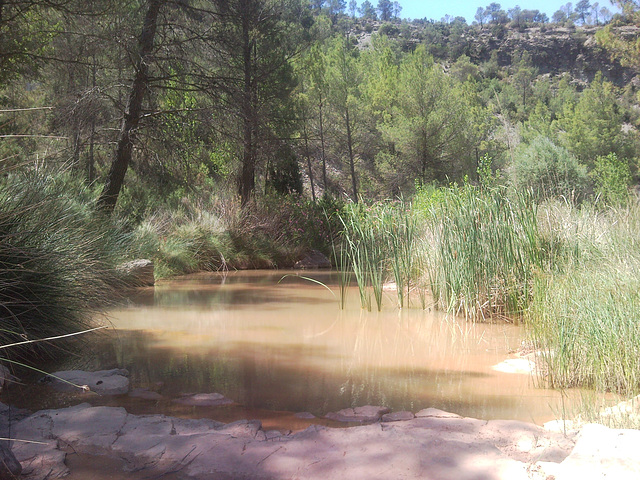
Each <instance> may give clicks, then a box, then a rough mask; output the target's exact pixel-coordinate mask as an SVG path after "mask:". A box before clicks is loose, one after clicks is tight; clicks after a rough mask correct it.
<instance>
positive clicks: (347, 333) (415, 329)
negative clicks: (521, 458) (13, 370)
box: [16, 272, 562, 430]
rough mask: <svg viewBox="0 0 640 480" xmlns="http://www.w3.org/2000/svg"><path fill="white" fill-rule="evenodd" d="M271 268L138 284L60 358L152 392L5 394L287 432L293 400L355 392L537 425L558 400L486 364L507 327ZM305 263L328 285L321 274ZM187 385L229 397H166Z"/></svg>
mask: <svg viewBox="0 0 640 480" xmlns="http://www.w3.org/2000/svg"><path fill="white" fill-rule="evenodd" d="M285 273H287V272H237V273H229V274H227V275H221V274H198V275H193V276H188V277H182V278H179V279H176V280H173V281H170V282H165V283H161V284H159V285H157V286H156V287H155V288H151V289H145V290H142V291H140V292H138V293H137V294H136V295H134V296H132V297H131V299H130V301H129V304H128V305H127V306H125V307H122V308H119V309H117V310H114V311H112V312H110V315H109V317H110V320H111V322H112V324H113V327H114V329H112V330H111V331H110V332H109V333H107V334H103V335H99V336H95V337H94V338H93V339H92V340H91V341H90V344H89V347H88V348H87V349H86V350H85V351H84V353H81V354H80V355H78V356H75V357H73V358H71V359H70V360H69V361H68V362H67V364H66V365H62V366H60V368H86V369H99V368H113V367H124V368H127V369H128V370H129V371H130V372H131V382H132V388H136V387H141V388H147V389H150V390H154V391H157V392H158V393H160V394H161V395H162V396H163V398H162V400H142V399H134V398H130V397H127V396H119V397H97V396H96V395H90V394H84V395H62V394H55V395H52V394H51V392H49V391H47V390H46V387H32V389H31V390H29V391H26V392H23V394H22V398H21V399H16V402H18V403H21V404H22V405H24V406H27V407H31V408H37V407H39V408H41V407H43V406H45V407H55V406H61V405H68V404H71V403H78V402H79V401H90V402H91V403H94V404H103V405H122V406H125V407H126V408H127V410H129V411H130V412H132V413H164V414H169V415H180V416H188V417H210V418H214V419H216V420H220V421H231V420H236V419H240V418H258V419H261V420H262V421H263V423H264V425H265V428H280V429H293V430H297V429H300V428H304V427H306V426H307V425H308V423H309V421H306V420H299V419H297V418H295V417H294V416H293V413H295V412H311V413H313V414H314V415H316V416H323V415H325V414H326V413H327V412H330V411H336V410H340V409H342V408H346V407H353V406H360V405H366V404H371V405H385V406H389V407H390V408H392V409H393V410H396V411H397V410H411V411H413V412H416V411H418V410H420V409H422V408H427V407H436V408H440V409H442V410H446V411H451V412H455V413H458V414H461V415H464V416H471V417H476V418H482V419H494V418H502V419H519V420H525V421H530V422H535V423H538V424H540V423H543V422H545V421H547V420H549V419H551V418H555V417H557V416H558V414H559V413H560V411H561V410H562V408H561V399H560V396H559V395H558V394H557V393H556V392H552V391H548V390H543V389H536V388H534V387H533V385H532V379H531V378H530V376H528V375H514V374H505V373H500V372H496V371H494V370H492V369H491V367H492V366H493V365H495V364H497V363H499V362H501V361H502V360H504V359H506V358H509V357H510V356H512V355H510V353H509V352H511V351H513V350H515V349H517V348H518V346H519V345H520V343H521V341H522V337H523V332H522V330H521V328H520V327H518V326H514V325H508V324H498V325H489V324H471V323H467V322H465V321H463V320H459V319H452V318H447V317H446V316H444V315H442V314H441V313H437V312H434V311H430V310H426V311H425V310H422V309H420V308H415V309H414V308H412V309H403V310H399V309H397V308H396V307H395V306H394V303H395V299H394V298H393V294H392V293H390V294H387V296H386V298H385V302H386V303H385V307H384V308H383V311H382V312H380V313H379V312H367V311H363V310H362V309H361V308H360V304H359V297H358V293H357V289H355V288H354V289H351V290H350V291H349V293H348V296H347V299H348V301H347V306H346V308H345V309H344V310H341V309H340V308H339V304H338V301H337V299H336V298H335V297H334V296H333V294H332V293H331V292H330V291H328V290H327V289H325V288H323V287H321V286H319V285H317V284H314V283H311V282H308V281H305V280H303V279H301V278H299V277H296V276H287V277H285V278H284V279H282V277H283V275H284V274H285ZM294 275H297V274H294ZM306 275H310V276H313V277H314V278H316V279H318V280H319V281H322V282H323V283H325V284H327V285H328V286H329V287H331V288H332V290H333V291H334V292H335V294H336V295H337V294H338V293H337V292H338V289H337V287H336V281H337V278H336V277H335V275H332V274H329V273H318V272H315V273H306ZM281 279H282V280H281ZM280 280H281V281H280ZM415 300H416V302H417V299H415ZM34 389H40V390H37V391H36V390H34ZM39 392H40V393H39ZM190 392H207V393H208V392H218V393H222V394H224V395H225V396H227V397H228V398H230V399H232V400H233V401H234V402H235V403H234V405H231V406H225V407H218V408H201V407H198V408H196V407H184V406H178V405H176V404H175V403H173V402H172V399H174V398H176V397H177V396H179V395H180V394H183V393H190Z"/></svg>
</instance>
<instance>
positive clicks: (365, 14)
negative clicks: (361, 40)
mask: <svg viewBox="0 0 640 480" xmlns="http://www.w3.org/2000/svg"><path fill="white" fill-rule="evenodd" d="M360 16H361V17H362V18H363V19H365V20H377V19H378V14H377V13H376V8H375V7H374V6H373V4H372V3H371V2H370V1H369V0H364V2H362V4H361V5H360Z"/></svg>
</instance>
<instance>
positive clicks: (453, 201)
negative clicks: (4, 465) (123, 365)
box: [0, 0, 640, 393]
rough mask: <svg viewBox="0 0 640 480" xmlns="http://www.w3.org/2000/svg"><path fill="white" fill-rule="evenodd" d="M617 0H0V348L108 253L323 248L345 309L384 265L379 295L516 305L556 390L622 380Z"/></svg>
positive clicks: (161, 265)
mask: <svg viewBox="0 0 640 480" xmlns="http://www.w3.org/2000/svg"><path fill="white" fill-rule="evenodd" d="M617 7H618V8H617V9H616V12H618V13H615V14H613V13H612V11H611V10H610V9H608V8H607V7H602V6H600V5H599V4H598V3H595V2H594V3H593V4H591V3H590V2H589V1H588V0H581V1H580V2H577V4H576V5H575V7H574V6H573V5H572V4H571V3H567V4H566V5H564V6H563V7H562V8H561V9H560V10H558V11H557V12H555V13H554V14H553V15H552V17H551V18H548V16H547V15H546V14H544V13H542V12H540V11H538V10H528V9H521V8H519V7H515V8H513V9H510V10H508V11H505V10H503V9H502V8H501V6H500V5H499V4H497V3H491V4H489V5H488V6H487V7H479V8H478V10H477V13H476V15H475V17H474V19H473V21H472V23H467V21H466V20H465V19H464V18H461V17H455V18H452V17H445V18H443V19H441V20H439V21H435V20H429V19H426V18H425V19H421V20H419V19H418V20H411V21H410V20H405V19H401V18H400V17H399V15H400V12H401V5H400V4H399V3H398V2H391V1H389V0H379V2H378V3H377V5H376V6H374V5H373V4H372V3H371V2H370V1H365V2H363V3H362V4H361V5H360V6H358V4H357V3H356V2H355V1H353V0H352V1H350V2H349V4H348V5H347V3H346V2H345V1H344V0H329V1H324V0H312V1H309V2H307V1H305V0H193V1H192V0H172V1H168V0H167V1H163V0H146V1H142V0H140V1H137V0H97V1H94V2H80V1H75V0H9V1H4V2H0V64H1V69H0V158H1V159H2V161H1V163H0V172H1V173H2V176H1V179H0V306H1V307H2V312H3V313H2V314H0V315H1V317H0V318H2V320H3V322H4V324H3V328H2V334H0V336H1V338H2V342H3V344H4V345H7V344H13V343H16V342H17V343H24V342H25V338H26V339H27V340H26V341H30V340H32V339H36V340H38V339H41V338H43V337H46V336H48V335H57V334H59V333H61V332H62V333H65V332H70V331H75V330H77V329H79V328H81V327H83V326H86V325H87V323H86V322H87V320H88V319H91V318H92V317H91V314H92V312H95V310H96V309H99V308H100V307H101V305H103V304H104V301H105V300H108V299H112V298H113V297H114V296H115V295H116V293H117V292H118V291H119V290H120V289H121V287H122V285H123V278H122V273H121V270H119V269H118V268H116V267H117V266H118V264H120V263H122V262H123V261H125V260H128V259H133V258H149V259H151V260H153V261H154V262H155V268H156V270H155V275H156V278H162V277H167V276H171V275H176V274H183V273H189V272H195V271H201V270H225V269H232V268H265V267H269V268H273V267H276V268H285V267H290V266H292V265H293V264H294V263H295V261H296V260H298V259H300V258H301V256H303V255H304V253H305V252H308V251H310V250H312V249H317V250H320V251H322V252H324V253H325V254H327V255H329V256H331V257H332V260H333V262H334V265H335V266H337V267H341V271H342V272H348V273H349V275H351V274H353V275H354V276H355V280H356V281H357V283H358V285H359V286H360V294H361V300H362V306H363V308H366V309H368V310H372V309H373V308H374V306H376V305H377V308H382V305H381V298H382V293H381V292H382V285H383V283H384V282H385V281H388V280H390V279H393V281H394V283H395V284H396V286H397V289H398V305H397V306H398V307H399V308H405V307H408V306H409V307H410V306H413V307H415V306H418V305H419V306H422V307H423V308H424V307H425V306H426V305H427V304H430V305H435V306H437V307H439V308H442V309H444V310H449V311H451V312H453V313H457V314H462V315H465V316H467V317H468V318H470V319H472V320H475V321H478V320H488V319H493V320H495V319H496V318H498V319H501V320H503V321H504V320H506V321H514V320H520V319H524V320H526V321H527V323H528V324H529V325H531V342H533V344H535V346H536V348H537V350H539V351H541V352H543V354H544V353H545V352H546V353H547V355H544V358H543V361H544V362H546V364H547V365H546V367H547V368H546V372H547V375H546V381H547V382H548V383H549V384H550V385H552V386H556V387H558V386H559V387H565V386H575V385H587V386H593V387H596V388H599V389H602V390H607V391H609V390H616V391H619V392H623V393H629V392H636V391H637V389H638V387H640V382H638V381H637V378H640V369H639V368H638V365H637V361H636V359H637V351H638V349H640V329H639V328H638V327H637V326H636V325H635V324H634V323H633V319H635V318H637V315H638V314H639V313H640V301H639V300H638V293H637V292H638V291H640V275H639V274H638V272H639V271H640V268H638V267H640V252H639V251H638V249H637V245H639V244H640V238H639V237H638V235H640V233H639V232H640V229H639V228H638V226H640V207H638V202H637V198H636V196H635V193H634V189H633V186H634V185H636V184H637V183H638V182H637V180H638V176H639V172H638V160H639V153H638V152H639V151H640V150H639V147H640V136H639V132H638V128H639V127H640V107H639V103H640V94H639V91H638V88H640V80H639V78H640V77H638V68H639V67H640V61H639V59H640V40H639V38H640V37H639V33H640V5H639V4H638V2H637V1H629V0H621V1H619V2H617ZM412 298H413V303H411V302H412V300H411V299H412ZM417 299H419V301H417ZM373 300H375V302H374V301H373ZM594 312H596V313H597V314H595V313H594ZM567 318H571V319H572V322H571V323H570V324H568V323H567V322H566V319H567ZM594 321H598V322H600V323H598V325H597V326H596V325H594V324H593V322H594ZM596 327H597V328H596ZM567 332H570V333H569V334H567ZM567 338H570V339H571V340H572V342H573V343H572V342H567V341H566V339H567ZM620 339H624V341H625V342H623V343H619V340H620Z"/></svg>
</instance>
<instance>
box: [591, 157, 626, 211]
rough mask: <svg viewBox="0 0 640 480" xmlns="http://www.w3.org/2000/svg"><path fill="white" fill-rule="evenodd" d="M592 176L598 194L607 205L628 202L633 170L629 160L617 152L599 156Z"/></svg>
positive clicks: (618, 204)
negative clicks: (630, 167) (623, 158)
mask: <svg viewBox="0 0 640 480" xmlns="http://www.w3.org/2000/svg"><path fill="white" fill-rule="evenodd" d="M591 176H592V178H593V181H594V184H595V192H596V195H597V196H598V198H599V199H600V200H601V201H602V202H604V203H605V205H612V206H620V205H626V204H627V202H628V201H629V186H630V185H631V170H630V169H629V164H628V162H626V161H625V160H622V159H618V157H617V156H616V154H615V153H610V154H609V155H607V156H606V157H598V158H597V159H596V165H595V168H594V169H593V171H592V172H591Z"/></svg>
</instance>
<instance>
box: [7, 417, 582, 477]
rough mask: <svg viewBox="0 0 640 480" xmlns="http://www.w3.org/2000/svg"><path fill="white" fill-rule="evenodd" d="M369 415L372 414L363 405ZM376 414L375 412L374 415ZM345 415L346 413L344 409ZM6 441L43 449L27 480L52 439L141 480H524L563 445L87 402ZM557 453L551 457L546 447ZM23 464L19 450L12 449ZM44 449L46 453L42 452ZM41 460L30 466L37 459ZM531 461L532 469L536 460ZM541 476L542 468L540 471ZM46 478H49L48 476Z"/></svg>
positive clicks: (554, 437) (425, 428)
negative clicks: (287, 426)
mask: <svg viewBox="0 0 640 480" xmlns="http://www.w3.org/2000/svg"><path fill="white" fill-rule="evenodd" d="M369 410H372V411H375V412H379V411H380V410H381V407H368V408H367V409H366V412H367V413H371V412H369ZM382 410H384V409H383V408H382ZM354 413H355V412H354ZM15 431H16V435H20V437H21V438H26V439H29V440H35V441H42V442H44V443H45V445H36V446H33V447H29V448H31V449H32V452H34V451H35V450H38V449H39V451H40V452H41V455H40V456H38V455H32V457H31V458H32V462H31V464H30V468H31V470H29V472H30V474H29V475H28V476H27V477H26V478H28V479H29V480H44V479H45V478H56V477H58V476H60V475H62V474H63V473H64V472H65V471H66V470H65V469H66V467H65V466H64V462H63V460H64V454H63V453H62V452H60V451H59V450H58V452H60V456H59V458H58V460H59V462H58V463H57V464H53V463H52V458H53V457H51V455H50V454H51V447H52V445H54V444H55V443H56V442H59V443H60V445H68V446H69V447H71V448H73V449H74V450H75V451H77V452H79V453H88V454H93V455H108V456H110V457H111V458H119V459H122V460H124V461H125V462H126V468H127V469H129V470H136V471H137V470H142V471H146V472H147V473H148V475H149V476H153V475H160V476H161V475H162V474H163V473H166V472H169V471H171V472H179V474H180V475H181V476H184V477H185V478H190V479H192V480H209V479H211V478H221V479H222V478H224V479H252V480H262V479H264V480H272V479H274V478H304V479H305V480H326V479H327V478H354V479H359V478H366V479H371V480H383V479H384V480H387V479H389V478H433V479H449V478H455V479H460V480H471V479H478V478H482V479H487V480H489V479H490V480H525V479H526V480H531V478H541V479H542V478H545V477H544V476H542V477H531V476H530V472H531V471H532V470H533V469H542V468H543V467H542V466H541V463H542V462H547V463H546V464H545V465H544V466H545V467H547V468H549V469H552V468H553V467H559V464H558V463H557V462H559V461H562V460H563V459H564V458H565V457H566V456H567V455H568V454H569V453H570V451H571V448H572V447H573V443H572V442H571V441H570V440H569V439H566V437H564V436H563V435H560V434H555V433H550V432H546V431H545V430H543V429H541V428H539V427H536V426H535V425H530V424H526V423H523V422H486V421H482V420H476V419H471V418H460V417H457V418H456V417H449V418H438V417H423V418H413V419H411V420H406V421H398V422H393V423H376V424H370V425H364V426H358V427H354V428H347V429H343V428H327V427H321V426H318V425H312V426H310V427H309V428H307V429H306V430H304V431H302V432H299V433H296V434H292V435H278V434H277V433H276V432H273V431H268V432H265V431H264V430H262V427H261V424H260V422H258V421H247V420H244V421H239V422H233V423H230V424H228V425H221V424H219V423H217V422H213V421H212V420H182V419H177V418H171V417H165V416H163V415H131V414H127V413H126V412H125V411H124V409H122V408H115V407H90V406H89V405H87V404H83V405H78V406H75V407H70V408H66V409H60V410H47V411H42V412H38V413H36V414H34V415H32V416H31V417H28V418H26V419H24V420H22V421H21V422H19V423H18V424H17V425H16V429H15ZM550 446H554V447H555V448H557V449H556V450H553V451H552V452H551V453H550V452H549V447H550ZM13 448H14V452H16V451H22V454H21V455H18V453H16V456H17V457H18V458H19V459H20V458H25V457H26V455H24V447H20V446H17V445H16V443H14V445H13ZM47 452H49V453H47ZM46 455H49V457H47V462H46V463H45V462H43V463H42V464H41V466H42V468H40V469H37V468H33V467H34V466H36V467H37V466H38V463H37V462H36V461H35V459H37V458H45V456H46ZM537 462H540V463H537ZM545 471H546V470H545ZM51 472H55V474H51Z"/></svg>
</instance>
